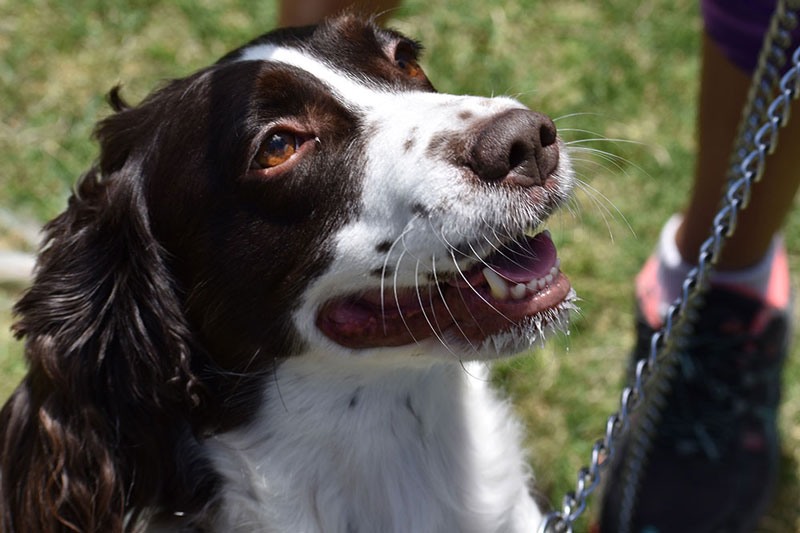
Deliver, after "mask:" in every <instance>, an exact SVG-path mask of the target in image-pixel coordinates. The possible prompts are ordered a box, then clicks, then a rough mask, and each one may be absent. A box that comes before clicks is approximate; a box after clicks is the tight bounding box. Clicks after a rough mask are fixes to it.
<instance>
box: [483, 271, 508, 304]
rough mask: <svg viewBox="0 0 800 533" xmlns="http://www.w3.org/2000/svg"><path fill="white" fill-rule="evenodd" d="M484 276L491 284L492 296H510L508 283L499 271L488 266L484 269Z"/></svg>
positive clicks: (498, 297) (504, 297)
mask: <svg viewBox="0 0 800 533" xmlns="http://www.w3.org/2000/svg"><path fill="white" fill-rule="evenodd" d="M483 277H485V278H486V282H487V283H488V284H489V288H490V289H491V291H492V296H493V297H494V298H495V299H496V300H505V299H506V298H508V285H506V282H505V280H503V278H501V277H500V276H499V275H498V274H497V272H495V271H494V270H492V269H491V268H489V267H486V268H484V269H483Z"/></svg>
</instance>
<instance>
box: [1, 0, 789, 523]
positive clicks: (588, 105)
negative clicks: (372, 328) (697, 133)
mask: <svg viewBox="0 0 800 533" xmlns="http://www.w3.org/2000/svg"><path fill="white" fill-rule="evenodd" d="M275 17H276V6H275V5H273V4H271V3H264V2H257V1H255V0H218V1H215V2H211V1H208V0H205V1H202V2H190V1H188V0H179V1H177V2H173V3H163V2H155V1H154V0H138V1H135V0H131V1H128V2H122V1H119V0H112V1H103V2H100V1H98V0H82V1H77V2H70V3H67V2H57V1H53V0H0V118H1V120H0V206H2V207H5V208H8V209H11V210H12V211H14V212H15V213H17V214H18V215H19V216H21V217H28V218H33V219H36V220H39V221H44V220H47V219H49V218H51V217H53V216H54V215H56V214H57V213H58V212H59V211H60V210H61V209H63V207H64V205H65V199H66V196H67V194H68V193H69V190H70V187H71V185H72V183H74V181H75V179H76V178H77V176H78V175H79V174H80V173H81V172H82V171H83V170H84V169H85V168H86V167H87V166H88V165H89V164H90V163H91V161H92V159H93V158H94V157H95V155H96V147H95V145H94V144H93V143H92V142H91V141H90V140H89V137H90V133H91V130H92V126H93V124H94V123H95V122H96V121H97V119H98V118H101V117H102V116H104V115H105V114H106V113H107V112H108V109H107V107H106V105H105V104H104V94H105V92H106V91H107V90H108V89H109V88H110V87H111V86H112V85H114V84H115V83H118V82H121V83H123V85H124V92H125V94H126V95H127V97H128V98H129V99H130V100H132V101H136V100H138V99H141V98H142V97H143V96H144V95H145V94H146V93H147V91H148V90H149V89H151V88H152V87H154V86H155V85H157V84H158V83H159V80H162V79H165V78H173V77H179V76H184V75H186V74H189V73H190V72H192V71H193V70H194V69H196V68H199V67H201V66H203V65H205V64H207V63H209V62H211V61H213V60H215V59H216V58H218V57H219V56H221V55H222V54H223V53H224V52H225V51H226V50H229V49H230V48H233V47H234V46H237V45H239V44H241V43H242V42H244V41H245V40H247V39H249V38H250V37H252V36H254V35H256V34H259V33H262V32H264V31H267V30H268V29H270V28H271V27H272V26H273V25H274V22H275ZM391 24H392V25H394V26H395V27H397V28H398V29H400V30H401V31H403V32H404V33H407V34H409V35H411V36H413V37H415V38H418V39H420V40H421V41H422V42H423V43H424V44H425V46H426V48H427V51H426V56H425V59H424V61H423V65H424V67H425V69H426V71H427V73H428V75H429V77H430V78H431V79H432V80H433V81H434V84H435V85H436V86H437V88H439V90H442V91H446V92H454V93H471V94H482V95H490V94H495V95H498V94H507V95H513V96H516V97H518V98H519V99H520V100H522V101H523V102H524V103H526V104H527V105H529V106H531V107H532V108H535V109H540V110H543V111H546V112H547V113H548V114H550V115H551V116H553V117H564V118H562V119H559V120H558V121H557V124H558V126H559V129H560V130H561V131H562V134H563V135H564V136H565V137H566V138H567V139H574V140H577V139H583V138H587V137H590V136H591V135H589V134H586V133H584V132H581V131H578V130H589V131H594V132H599V133H600V134H601V135H602V136H604V137H607V138H614V139H628V140H632V141H636V142H637V143H641V144H631V143H623V142H611V141H607V142H591V143H588V144H587V146H591V147H594V148H597V149H600V150H605V151H608V152H610V153H611V154H614V155H612V156H610V159H609V158H608V157H604V156H602V155H600V156H597V155H594V156H592V155H586V154H581V155H579V156H576V157H577V158H579V159H581V161H578V162H577V165H578V168H579V174H580V177H581V179H582V180H584V181H586V182H587V183H588V184H590V185H591V187H593V188H594V189H597V190H599V191H602V194H603V195H604V196H605V197H607V198H608V200H606V199H604V198H603V197H601V196H599V195H597V194H594V195H587V194H579V195H578V197H577V201H578V203H579V204H580V206H581V207H580V209H579V210H578V211H577V213H576V214H575V215H571V214H569V213H562V214H561V215H559V216H558V217H556V219H555V220H554V221H553V222H552V223H551V225H550V226H551V230H552V231H553V235H554V238H555V240H556V242H557V244H558V246H559V254H560V256H561V257H562V258H563V260H564V265H565V266H564V270H565V272H567V274H568V275H569V276H570V278H571V280H572V282H573V284H574V286H575V287H576V288H577V290H578V292H579V294H580V295H581V297H582V298H583V301H582V303H581V308H582V311H581V313H580V314H578V315H576V317H575V319H574V321H573V324H572V325H571V328H570V330H571V334H570V335H569V336H564V337H563V338H561V339H557V340H556V341H555V342H553V343H551V345H550V346H548V347H547V348H545V349H544V350H541V351H539V352H537V353H535V354H533V355H532V356H531V355H526V356H522V357H519V358H516V359H514V360H512V361H510V362H507V363H504V364H502V365H500V367H499V368H498V370H497V380H498V383H499V384H500V385H501V386H502V387H503V388H504V389H505V390H507V391H508V393H509V394H510V395H511V396H512V398H513V400H514V403H515V405H516V406H517V408H518V411H519V413H520V415H521V416H522V418H523V419H524V421H525V423H526V424H527V425H528V428H529V430H530V431H529V433H530V434H532V435H538V436H539V437H537V438H536V439H535V440H532V441H531V442H530V446H531V449H532V457H533V459H532V461H533V464H534V468H535V471H536V473H537V476H538V479H539V482H540V484H541V485H542V486H543V487H544V488H545V489H546V490H547V492H548V493H549V494H550V495H551V497H552V499H553V500H554V501H556V500H560V498H561V495H562V494H563V493H564V492H565V491H566V490H568V489H570V488H571V487H572V484H573V478H574V476H575V472H576V471H577V468H578V467H579V466H581V465H583V464H584V463H585V462H586V461H587V459H588V457H589V450H590V446H591V443H592V442H593V441H594V440H595V439H596V438H598V437H599V436H600V435H601V434H602V432H603V426H604V423H605V418H606V416H607V415H608V414H609V413H610V412H612V411H613V410H615V408H616V402H617V401H618V395H619V391H620V388H621V383H622V369H623V367H624V364H625V360H626V357H627V351H628V350H629V347H630V346H631V343H632V331H631V324H632V303H631V292H632V289H631V287H632V285H631V280H632V278H633V276H634V275H635V273H636V271H637V270H638V269H639V267H640V265H641V264H642V263H643V261H644V260H645V258H646V257H647V255H648V253H649V252H650V249H651V247H652V245H653V243H654V241H655V239H656V236H657V234H658V231H659V229H660V226H661V224H662V223H663V221H664V220H665V219H666V218H667V217H668V216H669V214H671V213H673V212H675V211H677V210H679V209H680V207H681V205H682V202H683V201H684V199H685V197H686V193H687V190H688V188H689V187H690V183H691V174H692V168H693V164H694V153H695V138H694V112H695V91H696V87H697V67H698V50H699V31H700V20H699V15H698V12H697V2H695V1H694V0H679V1H677V2H676V1H668V0H646V1H639V0H618V1H616V2H584V1H580V0H520V1H515V2H505V3H502V2H487V1H483V0H455V1H451V2H448V3H447V4H446V5H445V4H443V3H442V4H440V3H434V2H423V1H421V0H412V1H409V2H406V3H405V5H404V6H403V7H402V8H401V9H399V10H398V11H397V13H396V15H395V18H394V19H393V21H392V23H391ZM570 130H572V131H570ZM628 225H630V227H629V226H628ZM787 242H788V245H789V250H790V261H791V264H792V266H793V268H794V271H795V272H800V268H799V267H800V246H798V245H800V213H798V212H797V211H795V212H794V213H792V215H791V217H790V220H789V222H788V225H787ZM17 244H18V243H17V242H16V241H15V240H14V236H13V235H11V234H10V233H9V232H5V233H3V234H0V246H3V245H6V246H14V245H17ZM798 281H800V280H798V278H797V277H795V278H794V282H795V286H797V285H798ZM18 291H19V288H14V287H2V288H0V311H1V312H2V314H1V315H0V397H2V398H5V397H6V396H7V395H8V394H9V393H10V391H11V390H12V389H13V387H14V385H15V384H16V383H17V382H18V380H19V379H20V377H21V375H22V372H23V370H24V366H23V364H22V359H21V352H22V348H21V346H20V344H19V343H17V342H15V341H13V340H12V339H11V337H10V335H9V334H8V333H7V332H8V326H9V324H10V321H11V318H10V311H9V310H10V306H11V302H12V301H13V299H14V298H15V297H16V295H17V293H18ZM796 352H797V350H795V353H793V354H792V357H791V358H790V361H789V364H788V365H787V368H786V372H785V374H784V381H785V389H784V399H783V409H782V413H781V419H780V423H781V429H782V435H783V437H782V438H783V446H784V458H783V459H784V467H785V468H784V470H783V474H782V479H781V485H780V488H779V491H778V495H777V497H776V504H775V505H774V506H773V508H772V509H771V511H770V513H769V515H768V516H767V517H766V518H765V520H764V522H763V524H762V530H763V531H765V532H791V531H798V530H800V512H799V511H798V507H797V502H796V495H797V494H798V493H800V490H799V485H800V481H799V480H800V466H798V465H799V464H800V358H798V354H797V353H796ZM543 435H544V436H546V438H542V436H543Z"/></svg>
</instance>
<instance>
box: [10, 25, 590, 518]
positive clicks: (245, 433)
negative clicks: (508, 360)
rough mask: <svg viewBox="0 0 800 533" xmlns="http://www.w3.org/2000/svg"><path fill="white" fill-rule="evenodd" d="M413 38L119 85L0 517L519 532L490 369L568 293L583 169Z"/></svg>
mask: <svg viewBox="0 0 800 533" xmlns="http://www.w3.org/2000/svg"><path fill="white" fill-rule="evenodd" d="M419 50H420V46H419V45H418V44H417V43H416V42H414V41H413V40H410V39H408V38H406V37H404V36H402V35H401V34H399V33H396V32H394V31H389V30H384V29H380V28H378V27H377V26H376V25H375V24H374V23H373V22H372V21H370V20H364V19H362V18H359V17H357V16H354V15H351V14H345V15H342V16H340V17H338V18H334V19H331V20H328V21H326V22H323V23H322V24H320V25H318V26H312V27H304V28H295V29H279V30H276V31H273V32H271V33H268V34H266V35H263V36H261V37H259V38H257V39H255V40H253V41H251V42H250V43H248V44H246V45H244V46H242V47H241V48H238V49H236V50H234V51H232V52H230V53H229V54H227V55H225V56H224V57H223V58H222V59H220V60H219V61H218V62H217V63H215V64H213V65H211V66H209V67H208V68H204V69H202V70H200V71H198V72H196V73H194V74H192V75H190V76H188V77H186V78H183V79H178V80H174V81H171V82H169V83H167V84H166V85H165V86H164V87H162V88H160V89H158V90H156V91H155V92H153V93H152V94H151V95H150V96H148V97H147V98H146V99H145V100H144V101H143V102H141V103H140V104H139V105H137V106H129V105H128V104H126V103H125V101H124V100H123V99H122V97H121V96H120V93H119V90H118V89H114V90H113V91H112V92H111V94H110V95H109V100H110V102H111V105H112V107H113V108H114V110H115V112H114V113H113V114H111V115H110V116H108V117H107V118H105V119H103V120H101V121H100V123H99V124H98V126H97V129H96V133H95V135H96V138H97V139H98V141H99V144H100V155H99V158H98V160H97V162H96V163H95V164H94V165H93V166H92V167H91V168H90V169H89V170H88V171H87V172H86V173H85V174H84V175H83V176H82V177H81V179H80V180H79V182H78V184H77V186H76V189H75V191H74V194H73V195H72V197H71V198H70V200H69V203H68V207H67V209H66V210H65V211H64V213H62V214H61V215H60V216H58V217H57V218H56V219H54V220H53V221H51V222H50V223H49V224H48V225H47V226H46V228H45V239H44V244H43V246H42V249H41V251H40V254H39V257H38V263H37V270H36V275H35V280H34V283H33V285H32V286H31V288H30V289H29V290H28V291H27V292H26V294H25V295H24V296H23V297H22V299H21V300H20V302H19V303H18V304H17V306H16V308H15V311H16V313H17V314H18V317H19V319H18V322H17V323H16V325H15V329H16V333H17V335H18V336H19V337H20V338H23V337H24V339H25V351H26V352H25V353H26V358H27V363H28V365H29V370H28V373H27V375H26V376H25V378H24V380H23V381H22V383H21V384H20V385H19V387H18V388H17V389H16V391H15V392H14V394H13V395H12V397H11V398H10V399H9V400H8V402H7V404H6V405H5V407H4V408H3V410H2V413H1V414H0V435H2V444H0V453H1V454H2V458H1V461H0V469H1V470H0V471H1V472H2V503H0V505H1V507H0V515H2V524H3V528H4V531H6V532H15V533H27V532H37V533H48V532H56V531H81V532H99V531H102V532H109V531H159V532H160V531H192V532H195V531H202V532H212V531H214V532H234V531H236V532H274V531H279V532H287V531H292V532H315V531H320V532H321V531H324V532H356V531H358V532H367V531H380V532H395V531H396V532H433V531H442V532H454V531H461V532H499V531H503V532H521V531H525V532H530V531H534V530H535V528H536V527H537V525H538V524H539V522H540V520H541V519H542V513H543V510H542V508H541V502H538V503H537V499H536V498H535V497H533V496H532V495H531V492H530V485H531V482H532V475H531V473H530V471H529V468H528V466H527V461H526V457H525V453H524V452H523V450H522V445H521V439H522V429H521V426H520V424H519V422H518V421H517V420H516V419H515V417H514V416H513V414H512V412H511V408H510V406H509V404H508V402H507V401H506V400H504V399H502V398H501V397H500V396H499V395H498V394H497V393H496V392H494V391H493V390H492V389H491V387H490V386H489V384H488V381H487V370H486V367H487V362H488V361H490V360H493V359H496V358H498V357H505V356H509V355H512V354H516V353H519V352H521V351H524V350H528V349H529V348H531V347H533V346H534V345H537V344H539V343H541V342H543V339H544V337H545V336H546V335H547V334H548V333H549V332H551V331H554V330H557V329H559V328H563V327H564V324H565V323H566V320H567V319H568V315H569V311H570V309H572V308H573V307H574V304H573V302H574V300H575V293H574V291H573V289H572V288H571V286H570V283H569V281H568V280H567V278H566V276H565V275H564V274H563V273H561V270H560V259H559V258H558V257H557V252H556V248H555V246H554V245H553V242H552V239H551V238H550V236H549V233H548V232H547V231H546V230H545V231H541V227H542V224H543V223H544V221H545V220H546V218H547V217H548V216H549V215H550V214H551V213H552V212H553V211H554V210H555V209H557V208H558V207H559V206H560V205H562V204H563V203H564V202H565V201H566V199H568V198H569V195H570V190H571V187H572V182H573V172H572V170H571V166H570V162H569V156H568V154H567V153H566V150H565V145H564V143H563V141H562V140H561V139H560V137H559V136H558V135H557V131H556V128H555V126H554V124H553V122H552V120H550V119H549V118H548V117H547V116H546V115H544V114H542V113H538V112H534V111H531V110H529V109H528V108H526V107H525V106H523V105H522V104H520V103H519V102H517V101H515V100H513V99H510V98H506V97H496V98H481V97H474V96H454V95H448V94H440V93H437V92H436V91H435V90H434V87H433V85H432V84H431V82H430V81H429V80H428V78H427V77H426V75H425V73H424V72H423V70H422V68H421V67H420V66H419V64H418V62H417V59H418V54H419Z"/></svg>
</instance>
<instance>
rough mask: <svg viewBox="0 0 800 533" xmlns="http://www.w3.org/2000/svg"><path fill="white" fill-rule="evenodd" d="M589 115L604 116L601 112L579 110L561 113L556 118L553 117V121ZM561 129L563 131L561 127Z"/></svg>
mask: <svg viewBox="0 0 800 533" xmlns="http://www.w3.org/2000/svg"><path fill="white" fill-rule="evenodd" d="M587 115H588V116H595V117H602V116H603V115H601V114H600V113H592V112H590V111H579V112H577V113H568V114H566V115H561V116H560V117H556V118H554V119H553V122H558V121H559V120H565V119H568V118H572V117H585V116H587ZM559 131H561V129H560V128H559Z"/></svg>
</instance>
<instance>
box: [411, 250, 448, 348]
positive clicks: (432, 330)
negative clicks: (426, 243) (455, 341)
mask: <svg viewBox="0 0 800 533" xmlns="http://www.w3.org/2000/svg"><path fill="white" fill-rule="evenodd" d="M414 276H415V281H414V288H415V289H416V292H417V301H418V302H419V308H420V311H422V317H423V318H424V319H425V322H427V323H428V327H430V328H431V332H432V333H433V335H434V336H435V337H436V338H437V339H438V340H439V342H440V343H442V346H444V348H445V350H447V351H448V352H450V353H451V354H453V357H455V358H456V359H457V358H458V356H457V355H456V354H455V352H453V350H451V349H450V346H448V345H447V343H446V342H444V339H442V337H440V336H439V333H437V331H436V328H434V327H433V323H432V322H431V321H430V319H429V318H428V314H427V313H426V312H425V305H424V304H423V303H422V295H420V292H419V259H417V264H416V266H415V267H414ZM432 304H433V302H431V312H433V305H432ZM437 325H438V322H437ZM439 331H441V329H440V330H439Z"/></svg>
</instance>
